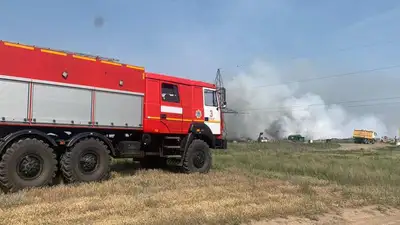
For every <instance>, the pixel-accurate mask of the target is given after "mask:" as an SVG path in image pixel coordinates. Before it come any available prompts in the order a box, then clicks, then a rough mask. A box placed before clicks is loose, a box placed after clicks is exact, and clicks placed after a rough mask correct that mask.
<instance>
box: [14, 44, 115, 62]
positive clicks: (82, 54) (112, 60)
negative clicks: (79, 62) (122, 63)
mask: <svg viewBox="0 0 400 225" xmlns="http://www.w3.org/2000/svg"><path fill="white" fill-rule="evenodd" d="M7 42H9V43H13V44H19V45H25V44H22V43H18V42H11V41H7ZM28 46H29V45H28ZM30 46H32V47H35V48H40V49H46V50H50V51H58V52H64V53H67V54H73V55H79V56H83V57H89V58H95V59H99V60H104V61H110V62H119V59H115V58H107V57H103V56H98V55H90V54H86V53H79V52H71V51H66V50H61V49H54V48H44V47H40V46H37V45H30Z"/></svg>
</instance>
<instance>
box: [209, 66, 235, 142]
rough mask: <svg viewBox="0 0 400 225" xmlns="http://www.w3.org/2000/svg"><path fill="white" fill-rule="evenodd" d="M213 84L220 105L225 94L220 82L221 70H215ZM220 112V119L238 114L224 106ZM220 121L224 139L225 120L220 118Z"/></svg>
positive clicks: (222, 82) (225, 131)
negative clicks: (225, 115)
mask: <svg viewBox="0 0 400 225" xmlns="http://www.w3.org/2000/svg"><path fill="white" fill-rule="evenodd" d="M214 83H215V86H216V87H217V93H218V101H219V102H221V103H222V101H223V95H224V94H225V92H224V91H223V89H224V81H223V80H222V74H221V69H218V70H217V75H216V76H215V81H214ZM220 110H221V112H222V117H224V114H227V113H232V114H239V113H238V112H237V111H235V110H233V109H229V108H227V107H226V106H225V107H222V106H220ZM221 119H222V122H223V131H222V136H223V137H224V138H226V135H227V130H226V122H225V118H221Z"/></svg>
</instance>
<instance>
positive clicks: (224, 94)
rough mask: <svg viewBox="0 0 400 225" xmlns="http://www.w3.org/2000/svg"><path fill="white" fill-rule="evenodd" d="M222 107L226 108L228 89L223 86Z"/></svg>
mask: <svg viewBox="0 0 400 225" xmlns="http://www.w3.org/2000/svg"><path fill="white" fill-rule="evenodd" d="M221 99H222V102H221V108H223V109H224V108H226V89H225V88H224V87H223V88H221Z"/></svg>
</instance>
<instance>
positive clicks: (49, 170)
mask: <svg viewBox="0 0 400 225" xmlns="http://www.w3.org/2000/svg"><path fill="white" fill-rule="evenodd" d="M56 171H57V159H56V155H55V154H54V152H53V149H51V148H50V147H49V146H48V145H47V144H46V143H44V142H43V141H40V140H38V139H35V138H25V139H21V140H19V141H18V142H15V143H14V144H12V145H11V147H9V148H8V149H7V150H6V152H5V154H4V155H3V157H2V158H1V161H0V187H1V189H3V191H4V192H16V191H19V190H21V189H25V188H30V187H42V186H47V185H50V184H51V183H52V180H53V178H54V177H55V175H56Z"/></svg>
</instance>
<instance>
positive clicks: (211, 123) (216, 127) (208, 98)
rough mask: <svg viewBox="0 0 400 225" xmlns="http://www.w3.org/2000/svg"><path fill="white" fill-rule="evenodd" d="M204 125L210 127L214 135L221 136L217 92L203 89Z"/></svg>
mask: <svg viewBox="0 0 400 225" xmlns="http://www.w3.org/2000/svg"><path fill="white" fill-rule="evenodd" d="M203 99H204V123H205V124H206V125H207V126H208V127H210V129H211V131H212V133H213V134H214V135H219V134H221V113H220V110H219V109H218V98H217V91H216V90H214V89H209V88H203Z"/></svg>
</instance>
